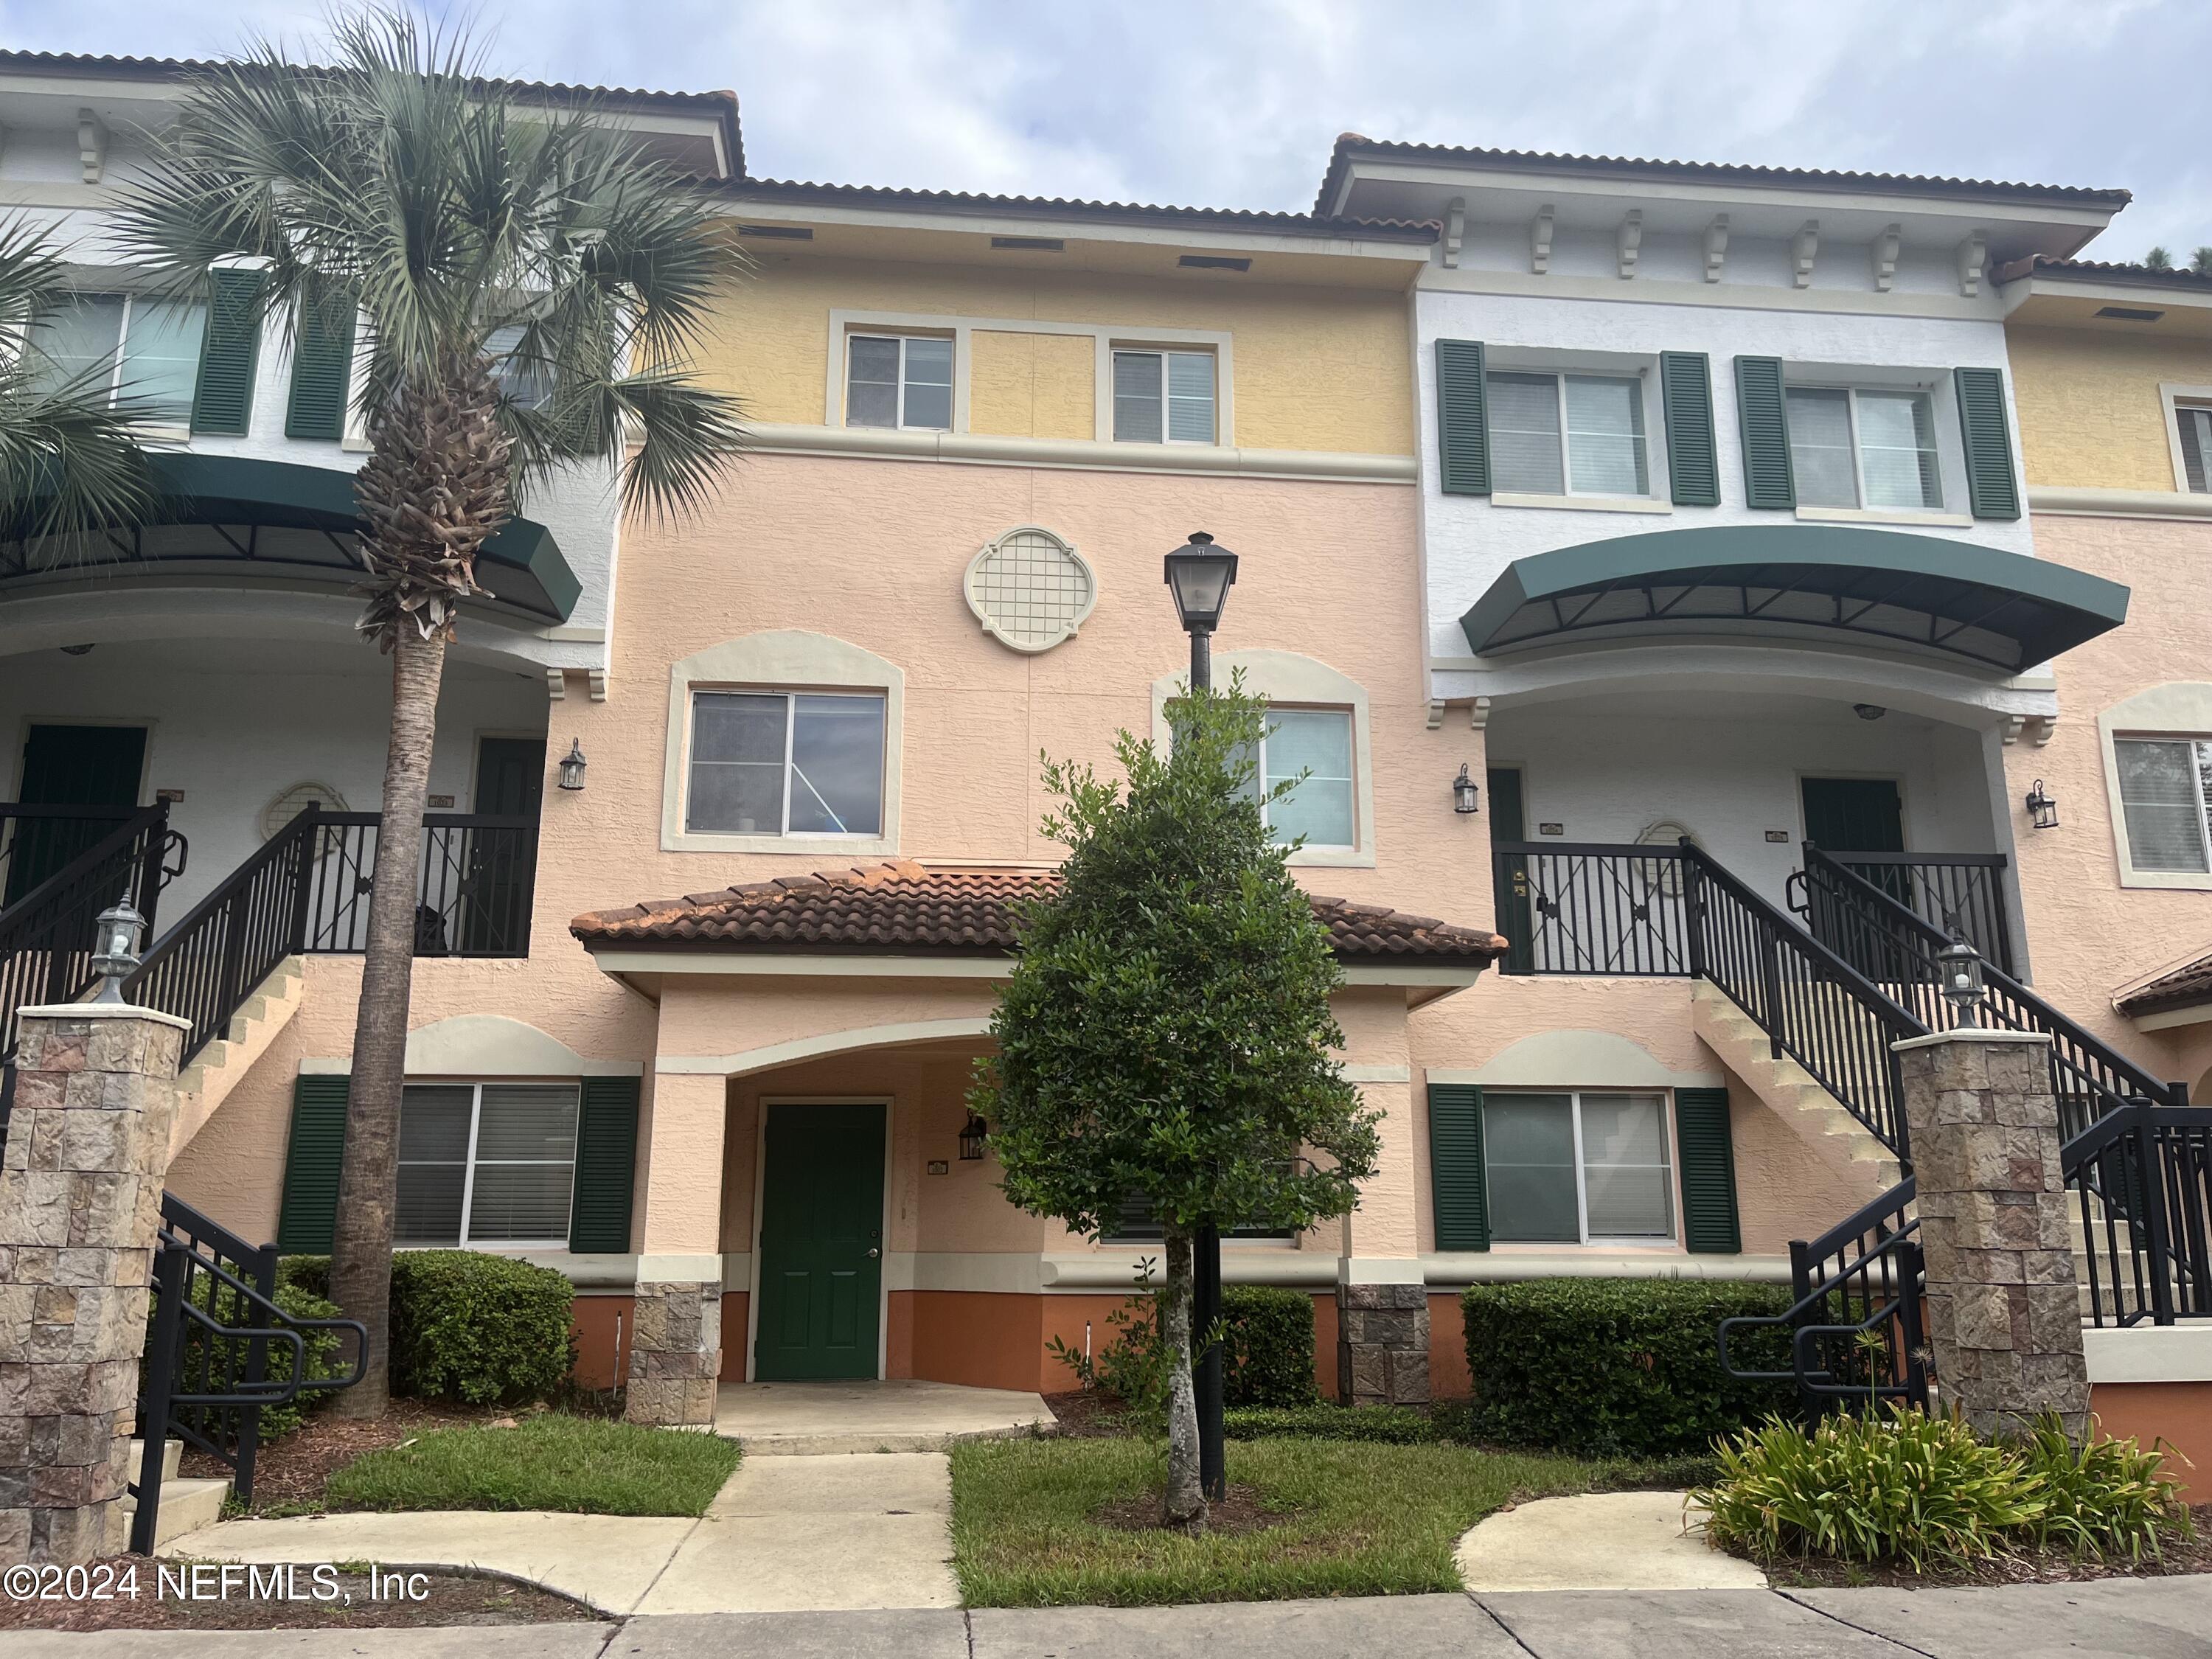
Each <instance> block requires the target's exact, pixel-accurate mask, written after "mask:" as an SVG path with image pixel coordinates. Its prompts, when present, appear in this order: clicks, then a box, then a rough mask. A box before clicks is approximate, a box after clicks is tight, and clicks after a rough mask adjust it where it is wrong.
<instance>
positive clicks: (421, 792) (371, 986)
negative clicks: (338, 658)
mask: <svg viewBox="0 0 2212 1659" xmlns="http://www.w3.org/2000/svg"><path fill="white" fill-rule="evenodd" d="M445 668H446V641H445V637H444V635H441V634H434V635H431V637H429V638H428V639H424V638H422V637H421V636H420V635H417V634H416V633H415V631H414V630H412V629H401V630H400V632H399V634H398V639H397V640H396V641H395V642H394V645H393V649H392V735H391V739H390V742H389V744H388V746H387V747H386V750H385V757H384V817H383V823H382V824H381V825H380V828H379V829H378V832H377V838H376V869H375V872H374V884H373V885H372V887H371V889H370V892H369V899H368V957H367V959H366V960H365V961H364V962H363V963H362V974H361V1007H360V1010H359V1012H358V1013H357V1014H356V1017H355V1021H354V1037H353V1085H352V1089H351V1091H350V1092H349V1095H348V1097H347V1101H346V1127H345V1153H344V1163H343V1165H342V1166H341V1169H340V1173H339V1176H338V1207H337V1229H336V1231H335V1233H334V1234H333V1236H332V1238H331V1301H333V1302H335V1303H337V1304H338V1306H339V1307H340V1308H342V1309H343V1310H344V1311H345V1313H346V1316H348V1317H349V1318H352V1319H358V1320H360V1321H361V1322H362V1323H363V1324H364V1325H366V1326H367V1327H368V1369H367V1370H366V1371H365V1372H364V1374H363V1375H362V1380H361V1381H360V1383H357V1384H356V1385H355V1386H354V1387H352V1388H350V1389H339V1390H338V1391H337V1397H336V1399H335V1400H334V1401H332V1402H331V1408H332V1409H333V1410H334V1411H335V1412H337V1414H338V1415H339V1416H341V1417H356V1418H358V1417H381V1416H382V1415H383V1414H384V1408H385V1405H386V1401H388V1400H389V1399H390V1397H391V1392H392V1320H391V1304H392V1216H393V1209H394V1206H395V1203H396V1200H397V1195H398V1150H399V1092H400V1090H401V1089H402V1088H403V1087H404V1085H405V1083H406V1071H407V1010H408V1003H409V999H410V994H411V993H412V991H413V981H414V965H415V907H416V890H417V880H418V871H419V866H421V863H422V808H423V804H424V802H425V800H426V799H427V798H428V791H429V787H430V750H431V743H432V739H433V738H434V737H435V732H436V728H437V718H438V686H439V683H440V681H441V679H442V678H444V675H445Z"/></svg>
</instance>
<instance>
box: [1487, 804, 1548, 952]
mask: <svg viewBox="0 0 2212 1659" xmlns="http://www.w3.org/2000/svg"><path fill="white" fill-rule="evenodd" d="M1486 781H1487V782H1488V784H1489V786H1490V840H1491V844H1492V847H1493V848H1495V847H1497V846H1498V844H1500V843H1502V842H1521V841H1526V840H1528V821H1527V816H1526V814H1527V811H1528V809H1527V807H1526V806H1525V805H1522V796H1521V769H1520V768H1519V767H1517V766H1493V767H1492V768H1490V769H1489V771H1488V772H1487V774H1486ZM1491 866H1492V867H1491V872H1490V879H1491V898H1492V904H1493V905H1494V907H1495V909H1494V912H1493V914H1495V915H1496V916H1497V918H1498V921H1497V927H1498V932H1499V933H1503V934H1504V935H1505V937H1506V939H1507V940H1508V941H1510V943H1511V945H1512V946H1513V948H1512V950H1510V951H1508V952H1507V953H1506V957H1505V966H1504V969H1502V971H1503V972H1505V973H1509V974H1525V973H1528V972H1529V971H1530V970H1531V969H1533V967H1534V963H1535V944H1534V924H1535V920H1536V919H1535V915H1534V911H1533V910H1532V908H1530V906H1529V903H1528V860H1527V859H1526V857H1524V856H1522V855H1521V854H1507V853H1498V852H1493V853H1492V855H1491Z"/></svg>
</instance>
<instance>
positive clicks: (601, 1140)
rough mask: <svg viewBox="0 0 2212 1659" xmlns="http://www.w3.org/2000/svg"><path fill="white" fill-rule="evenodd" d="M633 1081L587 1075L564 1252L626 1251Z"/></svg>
mask: <svg viewBox="0 0 2212 1659" xmlns="http://www.w3.org/2000/svg"><path fill="white" fill-rule="evenodd" d="M637 1082H638V1080H637V1079H635V1078H634V1077H587V1078H586V1079H584V1093H583V1101H582V1110H581V1111H580V1114H579V1115H578V1117H577V1121H576V1191H575V1199H574V1203H573V1205H572V1206H571V1208H570V1210H569V1214H568V1248H569V1249H572V1250H574V1251H575V1252H577V1253H578V1254H579V1255H586V1254H592V1253H595V1252H596V1253H601V1254H605V1255H622V1254H623V1253H624V1252H626V1251H627V1250H628V1249H629V1200H630V1188H631V1186H632V1184H633V1182H634V1181H635V1176H636V1174H637Z"/></svg>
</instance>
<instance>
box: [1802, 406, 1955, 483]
mask: <svg viewBox="0 0 2212 1659" xmlns="http://www.w3.org/2000/svg"><path fill="white" fill-rule="evenodd" d="M1784 395H1785V396H1786V398H1787V399H1788V403H1789V414H1790V470H1791V471H1792V472H1793V473H1794V474H1795V475H1796V481H1797V504H1798V505H1799V506H1800V507H1849V508H1865V509H1867V510H1869V511H1877V512H1879V511H1884V510H1887V511H1893V512H1904V513H1940V512H1941V511H1942V508H1943V468H1942V458H1941V457H1940V456H1939V455H1938V454H1937V453H1936V412H1935V404H1934V400H1933V399H1932V398H1929V395H1928V393H1926V392H1887V391H1879V390H1875V389H1872V388H1869V387H1861V386H1790V387H1789V388H1788V389H1787V391H1786V392H1785V394H1784Z"/></svg>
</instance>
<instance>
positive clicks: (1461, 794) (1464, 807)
mask: <svg viewBox="0 0 2212 1659" xmlns="http://www.w3.org/2000/svg"><path fill="white" fill-rule="evenodd" d="M1481 810H1482V796H1481V791H1480V786H1478V785H1477V784H1476V782H1475V781H1474V779H1473V778H1471V777H1469V776H1468V775H1467V763H1466V762H1465V761H1462V762H1461V763H1460V766H1459V775H1458V776H1457V777H1455V778H1454V779H1453V780H1452V811H1455V812H1457V813H1458V814H1459V815H1460V816H1461V817H1467V816H1468V815H1469V814H1471V813H1474V812H1479V811H1481Z"/></svg>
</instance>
